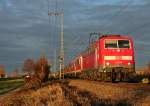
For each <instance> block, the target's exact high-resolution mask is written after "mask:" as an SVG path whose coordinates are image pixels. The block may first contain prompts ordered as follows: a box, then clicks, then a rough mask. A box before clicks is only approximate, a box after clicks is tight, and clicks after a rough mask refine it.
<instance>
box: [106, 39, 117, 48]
mask: <svg viewBox="0 0 150 106" xmlns="http://www.w3.org/2000/svg"><path fill="white" fill-rule="evenodd" d="M105 48H117V40H105Z"/></svg>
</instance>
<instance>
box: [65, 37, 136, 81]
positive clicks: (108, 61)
mask: <svg viewBox="0 0 150 106" xmlns="http://www.w3.org/2000/svg"><path fill="white" fill-rule="evenodd" d="M66 67H68V68H65V71H64V73H65V75H70V76H74V75H75V76H77V77H82V78H88V79H94V80H107V81H110V80H112V81H116V80H118V81H121V80H128V77H129V76H130V75H131V74H133V73H134V72H135V62H134V47H133V41H132V38H130V37H127V36H121V35H103V36H101V37H100V38H99V39H98V40H96V41H95V42H93V43H91V44H90V45H89V46H88V49H87V50H85V51H84V52H82V53H81V54H80V55H79V56H78V57H76V58H75V59H74V60H73V61H72V62H71V65H67V66H66ZM67 69H70V70H67ZM77 73H78V74H77Z"/></svg>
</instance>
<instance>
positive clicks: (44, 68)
mask: <svg viewBox="0 0 150 106" xmlns="http://www.w3.org/2000/svg"><path fill="white" fill-rule="evenodd" d="M49 69H50V66H49V65H48V61H47V59H46V57H45V56H42V57H40V58H39V60H38V61H37V62H36V64H35V74H36V76H37V77H39V79H40V80H41V81H42V82H45V81H46V80H48V75H49Z"/></svg>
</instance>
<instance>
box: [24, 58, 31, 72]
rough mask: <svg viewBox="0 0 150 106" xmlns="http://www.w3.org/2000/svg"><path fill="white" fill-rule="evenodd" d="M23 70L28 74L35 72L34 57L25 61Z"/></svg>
mask: <svg viewBox="0 0 150 106" xmlns="http://www.w3.org/2000/svg"><path fill="white" fill-rule="evenodd" d="M23 71H24V73H26V74H31V73H33V72H34V61H33V60H32V59H27V60H25V61H24V64H23Z"/></svg>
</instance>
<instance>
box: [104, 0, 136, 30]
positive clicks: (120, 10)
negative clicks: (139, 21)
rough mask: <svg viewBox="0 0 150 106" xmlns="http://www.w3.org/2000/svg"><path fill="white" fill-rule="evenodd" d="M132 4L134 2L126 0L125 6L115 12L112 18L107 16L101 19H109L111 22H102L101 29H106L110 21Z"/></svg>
mask: <svg viewBox="0 0 150 106" xmlns="http://www.w3.org/2000/svg"><path fill="white" fill-rule="evenodd" d="M133 2H134V0H128V3H127V5H125V6H124V7H122V8H120V9H119V11H117V12H116V13H114V14H113V15H112V16H110V17H108V16H105V17H103V19H110V20H111V21H107V22H105V21H103V22H102V23H101V24H102V25H103V29H104V28H107V27H108V26H109V25H110V23H112V21H113V20H114V19H115V18H117V17H118V16H119V15H120V14H122V13H123V12H124V11H125V10H126V9H127V8H128V7H129V6H130V5H131V4H132V3H133ZM107 17H108V18H107Z"/></svg>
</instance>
